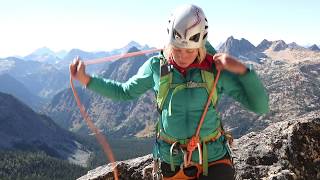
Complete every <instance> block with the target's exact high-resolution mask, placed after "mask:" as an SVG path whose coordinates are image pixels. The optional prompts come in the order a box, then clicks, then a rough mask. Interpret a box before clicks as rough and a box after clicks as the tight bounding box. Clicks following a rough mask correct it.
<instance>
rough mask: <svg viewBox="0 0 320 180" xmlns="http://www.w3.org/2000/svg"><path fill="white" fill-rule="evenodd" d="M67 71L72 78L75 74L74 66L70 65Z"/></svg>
mask: <svg viewBox="0 0 320 180" xmlns="http://www.w3.org/2000/svg"><path fill="white" fill-rule="evenodd" d="M69 70H70V73H71V75H72V76H75V74H76V66H75V65H74V64H70V66H69Z"/></svg>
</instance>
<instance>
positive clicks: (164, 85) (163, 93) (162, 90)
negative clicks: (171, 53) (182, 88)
mask: <svg viewBox="0 0 320 180" xmlns="http://www.w3.org/2000/svg"><path fill="white" fill-rule="evenodd" d="M159 58H160V80H159V91H158V93H157V106H158V110H159V111H162V107H163V104H164V101H165V99H166V97H167V96H168V92H169V89H170V85H171V84H172V65H169V64H168V62H167V60H166V59H165V58H164V57H163V56H160V57H159Z"/></svg>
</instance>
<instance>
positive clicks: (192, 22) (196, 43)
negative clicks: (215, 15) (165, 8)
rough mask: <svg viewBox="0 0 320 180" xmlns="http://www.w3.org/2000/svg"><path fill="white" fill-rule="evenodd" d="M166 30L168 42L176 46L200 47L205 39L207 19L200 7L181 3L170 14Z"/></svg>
mask: <svg viewBox="0 0 320 180" xmlns="http://www.w3.org/2000/svg"><path fill="white" fill-rule="evenodd" d="M167 31H168V34H169V44H172V45H173V46H175V47H177V48H188V49H193V48H200V47H203V46H204V45H205V42H206V40H207V34H208V21H207V18H206V16H205V15H204V13H203V11H202V9H201V8H200V7H198V6H195V5H190V4H188V5H183V6H180V7H178V8H177V9H176V10H175V11H174V12H173V13H172V14H171V17H170V19H169V25H168V28H167Z"/></svg>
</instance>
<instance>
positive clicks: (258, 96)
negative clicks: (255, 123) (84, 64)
mask: <svg viewBox="0 0 320 180" xmlns="http://www.w3.org/2000/svg"><path fill="white" fill-rule="evenodd" d="M213 68H214V67H213ZM159 71H160V60H159V58H157V57H151V58H150V59H149V60H147V61H146V62H145V63H144V64H143V65H142V66H141V67H140V69H139V71H138V73H137V74H136V75H134V76H133V77H131V78H130V79H129V80H128V81H127V82H125V83H120V82H116V81H113V80H110V79H104V78H101V77H98V76H92V78H91V80H90V82H89V84H88V85H87V87H88V88H89V89H91V90H93V91H95V92H98V93H100V94H101V95H103V96H106V97H108V98H111V99H114V100H130V99H134V98H137V97H139V96H140V95H141V94H143V93H145V92H146V91H147V90H149V89H151V88H152V89H153V90H154V91H155V92H156V93H157V92H158V91H159V79H160V75H159ZM172 73H173V74H172V75H173V80H172V81H173V82H172V83H177V84H179V83H186V82H189V81H193V82H202V78H201V73H200V70H199V69H197V68H191V69H188V71H187V73H186V76H183V75H181V73H180V72H179V71H178V70H177V69H175V68H173V70H172ZM217 86H218V87H217V89H218V99H219V98H220V97H221V95H222V94H226V95H228V96H230V97H232V98H233V99H235V100H236V101H238V102H240V103H241V104H242V105H243V106H244V107H246V108H247V109H249V110H251V111H253V112H256V113H258V114H262V113H267V112H268V111H269V107H268V95H267V93H266V91H265V88H264V86H263V85H262V83H261V81H260V80H259V77H258V76H257V74H256V73H255V71H254V70H253V68H252V66H249V67H248V71H247V72H246V74H244V75H236V74H233V73H230V72H227V71H223V72H221V75H220V78H219V81H218V85H217ZM171 94H172V89H171V90H169V93H168V96H167V98H166V100H165V102H164V105H163V110H162V113H161V115H160V127H161V128H162V129H163V130H164V132H165V133H166V134H168V135H170V136H172V137H175V138H177V139H186V138H190V137H191V136H193V135H194V133H195V130H196V128H197V126H198V122H199V120H200V117H201V114H202V112H203V107H204V104H205V102H206V101H207V98H208V92H207V90H206V89H205V88H191V89H183V90H181V91H179V92H178V93H176V94H175V95H174V96H173V97H172V99H171V103H172V104H171V107H172V109H171V111H172V113H171V115H169V113H168V106H169V99H170V97H171ZM218 121H219V117H218V113H217V112H216V110H215V108H214V107H213V105H212V104H211V107H209V110H208V113H207V115H206V118H205V121H204V123H203V125H202V128H201V131H200V137H205V136H207V135H209V134H210V133H212V132H213V131H214V130H215V129H216V128H217V127H218V126H219V123H218ZM224 142H225V141H224V137H223V136H221V137H220V138H219V139H218V140H217V141H215V142H210V143H208V145H207V148H208V161H209V162H210V161H214V160H217V159H220V158H221V157H223V156H224V155H225V154H226V153H227V151H228V149H227V147H226V145H225V143H224ZM170 146H171V145H170V144H167V143H165V142H163V141H159V143H158V144H157V148H156V151H157V153H158V154H157V156H158V157H160V158H161V160H162V161H165V162H167V163H170ZM155 156H156V155H155ZM198 160H199V157H198V151H197V150H196V151H194V152H193V154H192V161H194V162H198ZM182 162H183V154H182V153H179V154H178V155H175V156H174V164H175V165H180V164H181V163H182Z"/></svg>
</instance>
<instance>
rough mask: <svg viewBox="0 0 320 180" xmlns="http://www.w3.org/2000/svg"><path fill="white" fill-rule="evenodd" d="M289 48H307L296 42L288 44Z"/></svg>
mask: <svg viewBox="0 0 320 180" xmlns="http://www.w3.org/2000/svg"><path fill="white" fill-rule="evenodd" d="M288 48H290V49H299V50H300V49H305V48H304V47H302V46H300V45H298V44H297V43H296V42H292V43H289V44H288Z"/></svg>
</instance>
